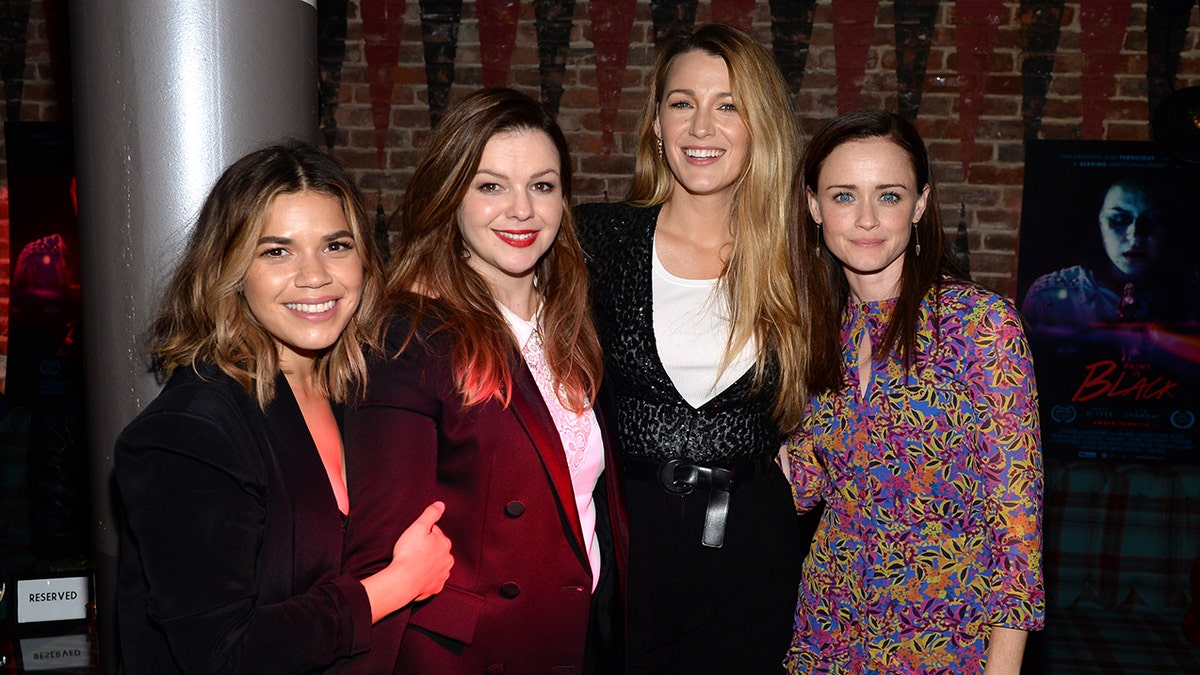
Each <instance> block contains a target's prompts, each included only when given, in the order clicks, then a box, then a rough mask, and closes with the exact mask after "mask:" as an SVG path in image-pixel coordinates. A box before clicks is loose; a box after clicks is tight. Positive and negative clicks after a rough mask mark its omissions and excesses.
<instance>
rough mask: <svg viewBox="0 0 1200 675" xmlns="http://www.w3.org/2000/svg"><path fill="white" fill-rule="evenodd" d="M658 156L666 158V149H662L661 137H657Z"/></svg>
mask: <svg viewBox="0 0 1200 675" xmlns="http://www.w3.org/2000/svg"><path fill="white" fill-rule="evenodd" d="M658 156H659V157H666V156H667V151H666V149H665V148H663V140H662V136H659V137H658Z"/></svg>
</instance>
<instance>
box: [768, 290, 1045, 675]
mask: <svg viewBox="0 0 1200 675" xmlns="http://www.w3.org/2000/svg"><path fill="white" fill-rule="evenodd" d="M893 306H894V301H884V302H878V303H864V304H854V303H851V305H850V306H849V307H848V308H847V310H846V312H845V314H844V322H843V326H842V344H843V354H842V357H843V368H844V377H845V381H846V386H845V387H844V388H843V389H842V390H841V391H838V392H833V393H829V394H825V395H822V396H818V397H816V398H815V399H814V400H813V403H812V410H811V414H810V416H809V418H808V419H807V421H806V422H805V424H804V426H803V427H802V428H801V429H799V430H798V431H797V432H796V433H795V434H794V435H793V436H792V437H791V438H790V439H789V440H788V441H787V443H786V445H785V448H786V450H787V455H788V462H787V464H788V467H789V469H788V470H789V473H790V475H791V480H792V484H793V489H794V491H795V495H796V503H797V508H799V509H800V510H802V511H803V510H807V509H810V508H812V507H813V506H815V505H816V504H817V502H819V501H820V500H822V499H824V500H825V504H826V507H825V513H824V516H823V517H822V521H821V525H820V527H819V528H818V530H817V535H816V538H815V540H814V541H813V546H812V550H811V552H810V553H809V556H808V558H807V559H806V560H805V563H804V577H803V581H802V582H801V585H800V595H799V601H798V605H797V608H796V632H795V636H794V638H793V640H792V647H791V649H790V651H789V653H788V657H787V660H786V665H787V667H788V670H789V671H790V672H794V673H855V674H860V673H947V674H949V673H954V674H956V675H957V674H961V673H969V672H972V671H974V672H981V671H982V666H983V661H984V657H985V654H986V650H987V639H988V634H989V631H990V628H989V627H990V626H1004V627H1008V628H1015V629H1021V630H1035V629H1038V628H1041V627H1042V624H1043V621H1044V607H1045V598H1044V592H1043V584H1042V568H1041V550H1042V544H1041V504H1042V462H1041V441H1040V438H1039V429H1038V416H1037V391H1036V387H1035V385H1034V379H1033V364H1032V363H1031V361H1030V355H1029V348H1028V345H1027V343H1026V340H1025V335H1024V331H1023V330H1022V327H1021V322H1020V317H1019V315H1018V314H1017V312H1016V310H1015V309H1014V308H1013V307H1012V305H1011V304H1010V303H1009V302H1008V301H1007V300H1005V299H1004V298H1002V297H1000V296H998V295H995V294H993V293H990V292H988V291H985V290H982V289H980V288H978V287H976V286H972V285H969V284H958V283H951V284H946V285H943V286H941V287H940V288H939V289H938V290H935V291H931V293H930V296H929V297H927V298H926V300H925V302H924V304H923V307H922V321H921V326H920V328H919V331H918V340H917V354H916V355H915V359H914V362H913V367H912V370H911V372H909V373H905V372H904V368H903V365H902V363H901V362H900V360H899V359H898V358H895V357H894V356H893V357H889V358H887V359H885V360H883V361H882V362H880V361H876V362H874V363H873V364H872V368H871V378H872V381H871V382H870V383H869V384H868V387H867V393H866V395H865V396H864V395H861V394H860V393H859V390H860V388H859V373H858V369H857V367H856V365H855V364H856V363H857V349H856V346H857V345H858V344H860V343H861V342H862V339H863V336H864V335H870V340H871V344H872V345H879V344H881V342H882V339H883V333H884V330H885V328H886V321H887V317H888V315H889V314H890V311H891V309H892V307H893ZM972 664H974V665H972ZM976 668H977V670H976Z"/></svg>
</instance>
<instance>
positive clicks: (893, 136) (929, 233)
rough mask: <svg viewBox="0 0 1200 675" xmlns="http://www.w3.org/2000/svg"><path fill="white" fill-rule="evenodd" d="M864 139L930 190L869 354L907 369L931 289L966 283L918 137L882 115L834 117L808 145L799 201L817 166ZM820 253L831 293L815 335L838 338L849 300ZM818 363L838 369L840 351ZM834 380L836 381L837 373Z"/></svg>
mask: <svg viewBox="0 0 1200 675" xmlns="http://www.w3.org/2000/svg"><path fill="white" fill-rule="evenodd" d="M868 138H885V139H887V140H889V141H891V142H892V143H895V144H896V145H897V146H898V147H900V148H901V149H902V150H904V152H905V154H907V155H908V158H909V161H910V162H911V163H912V168H913V173H914V174H916V179H917V183H916V190H917V191H918V192H920V191H921V190H923V189H924V188H925V186H929V197H928V198H927V200H926V203H925V212H924V213H923V214H922V215H921V219H920V220H919V221H917V224H916V237H912V238H910V239H909V242H908V248H907V249H906V251H905V255H904V263H903V267H902V269H901V272H900V289H899V294H898V296H897V299H896V306H895V308H894V309H893V310H892V316H891V319H890V321H889V322H888V327H887V331H886V332H885V333H884V337H883V343H882V344H881V345H879V348H878V349H874V350H872V351H873V358H874V360H876V361H880V360H882V359H884V358H887V357H888V356H889V355H891V354H893V353H895V354H897V355H898V356H899V357H900V359H901V361H902V362H903V363H904V367H905V368H909V367H910V366H911V364H912V359H913V357H914V355H915V353H916V349H917V348H916V342H917V327H918V322H919V320H920V312H921V301H922V300H923V299H924V298H925V296H926V295H927V294H928V293H929V291H930V289H932V288H934V287H935V286H938V285H940V284H942V283H944V282H946V281H949V280H957V281H968V279H967V277H966V275H964V274H963V273H962V272H961V271H960V270H959V267H958V263H957V261H955V259H954V256H953V252H952V251H951V249H950V248H949V247H948V246H947V245H946V238H945V234H944V233H943V232H942V219H941V214H940V209H939V206H938V198H937V190H936V189H935V187H934V184H933V174H932V173H931V171H930V164H929V152H928V150H926V148H925V142H924V141H923V140H922V139H921V135H920V133H918V132H917V129H916V127H914V126H913V125H912V123H911V122H909V121H908V120H906V119H904V118H903V117H901V116H900V115H897V114H895V113H892V112H889V111H887V110H880V109H868V110H856V111H854V112H849V113H845V114H843V115H840V116H838V117H835V118H834V119H832V120H830V121H829V122H826V123H825V125H824V126H823V127H821V129H820V131H818V132H817V133H816V134H815V135H814V136H813V137H812V140H810V141H809V143H808V148H807V150H806V151H805V153H804V160H803V161H802V163H801V173H802V176H801V180H802V186H803V190H802V191H801V194H800V199H802V200H803V199H805V195H806V194H807V193H808V192H810V191H812V192H815V191H816V187H817V180H818V178H819V177H820V174H821V166H822V164H824V162H825V159H826V158H827V157H829V155H830V154H831V153H832V152H833V151H834V150H835V149H837V148H838V147H839V146H841V145H842V144H843V143H847V142H849V141H857V140H863V139H868ZM801 211H802V214H803V221H802V222H803V226H802V228H801V231H802V234H803V237H802V238H803V245H804V246H805V247H806V248H808V249H810V250H813V251H815V250H817V247H818V246H820V243H821V242H820V239H819V238H820V230H819V228H818V227H817V224H816V221H815V220H814V219H813V217H812V214H811V213H809V210H808V209H807V208H801ZM918 241H919V242H920V244H921V255H916V251H915V246H916V243H917V242H918ZM820 250H821V252H820V260H821V262H822V264H823V265H824V268H825V274H826V275H827V276H828V279H829V285H830V287H831V288H832V289H833V290H834V293H833V294H831V296H830V297H829V301H828V302H823V303H821V304H820V305H819V306H818V307H817V308H816V311H817V312H819V314H818V316H817V318H816V330H819V331H822V332H826V333H830V334H833V335H837V334H839V333H840V326H841V313H842V310H843V309H844V308H845V306H846V303H847V301H848V299H849V294H850V287H849V285H848V284H847V281H846V275H845V273H844V272H843V271H842V265H841V263H840V262H839V261H838V260H837V258H835V257H834V256H833V254H831V253H830V252H829V249H828V247H825V246H820ZM835 347H836V345H835ZM827 348H828V347H827ZM838 349H840V348H838ZM818 358H822V359H823V360H824V361H826V362H828V363H830V364H832V365H834V366H838V364H840V363H841V354H840V351H838V352H832V353H828V354H825V355H824V356H823V357H818ZM837 380H838V381H839V382H840V381H841V375H840V370H839V373H838V378H837Z"/></svg>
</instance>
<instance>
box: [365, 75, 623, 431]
mask: <svg viewBox="0 0 1200 675" xmlns="http://www.w3.org/2000/svg"><path fill="white" fill-rule="evenodd" d="M520 131H537V132H540V133H544V134H546V135H547V136H549V138H550V140H551V141H552V142H553V143H554V147H555V148H556V149H557V150H558V158H559V177H560V180H561V182H562V199H563V216H562V224H561V226H560V227H559V230H558V237H557V238H556V239H555V241H554V243H553V245H551V246H550V250H549V251H547V252H546V254H545V255H544V256H542V259H541V260H539V261H538V263H537V266H536V268H535V270H534V275H535V279H536V280H537V287H538V290H539V292H540V293H541V300H542V309H541V325H540V327H539V328H540V330H541V332H542V341H543V344H544V345H545V349H546V360H547V362H548V363H549V365H550V369H551V371H552V372H553V373H554V377H555V380H556V381H557V383H558V384H560V385H562V386H561V387H560V391H561V392H563V394H564V395H565V400H563V405H564V406H566V407H567V408H569V409H571V410H575V411H577V412H578V411H582V410H585V409H586V408H587V407H588V406H589V405H590V402H591V401H593V400H595V397H596V392H597V390H598V389H599V386H600V376H601V362H602V359H601V355H600V342H599V340H598V338H597V337H596V330H595V328H594V327H593V325H592V321H591V314H590V313H589V311H588V278H587V269H586V267H585V266H584V262H583V250H582V249H581V248H580V245H579V237H578V235H577V234H576V232H575V223H574V220H573V219H572V214H571V160H570V154H569V150H568V148H567V140H566V138H565V137H564V136H563V133H562V130H561V129H559V127H558V124H557V123H556V122H555V121H554V118H552V117H550V115H549V114H548V113H546V111H545V110H544V109H543V108H542V106H541V105H540V104H539V103H538V102H537V101H535V100H533V99H532V98H530V97H528V96H526V95H525V94H521V93H519V92H516V91H514V90H512V89H503V88H486V89H481V90H478V91H475V92H473V93H471V94H468V95H466V96H464V97H462V98H461V99H459V100H457V101H456V102H454V103H453V104H452V105H451V106H450V108H449V109H448V110H447V111H446V114H445V116H444V117H443V118H442V119H441V121H440V122H439V123H438V125H437V127H436V128H435V129H434V130H433V133H432V135H431V136H430V138H429V142H428V145H427V147H426V149H425V153H424V156H423V157H422V159H421V161H420V162H419V163H418V164H417V168H416V171H415V172H414V173H413V177H412V180H411V182H410V183H409V185H408V190H407V192H405V195H404V198H403V200H402V201H401V203H400V208H399V210H398V211H397V213H396V216H395V217H394V224H395V225H396V227H397V229H398V230H399V233H400V238H399V245H398V249H397V252H396V255H395V256H393V258H392V261H391V265H390V269H389V271H388V297H389V299H390V301H391V302H392V303H396V302H399V301H400V300H401V299H402V298H403V297H405V296H408V297H411V295H412V294H413V293H414V292H415V293H417V294H418V296H419V297H425V298H436V299H437V304H438V305H439V306H440V310H439V317H440V318H441V319H443V320H444V321H445V329H446V330H450V331H452V333H453V334H454V337H455V340H454V348H453V354H452V358H453V362H454V368H455V380H456V382H455V384H456V386H457V387H458V391H459V393H460V394H461V395H462V397H463V401H464V403H466V404H468V405H471V404H474V403H479V402H481V401H485V400H487V399H489V398H496V399H497V400H499V401H501V402H502V403H504V404H505V405H507V403H508V400H509V399H510V397H511V391H512V367H513V366H512V363H513V361H512V359H513V357H514V356H515V355H516V354H517V352H516V342H515V340H514V339H513V337H512V332H511V330H510V329H509V327H508V324H507V323H506V322H505V320H504V316H503V315H502V314H501V313H500V310H499V308H498V307H497V306H496V300H495V299H494V298H493V296H492V292H491V289H490V287H489V286H488V283H487V281H486V280H484V278H483V277H482V276H480V275H479V274H478V273H477V272H476V271H475V270H474V269H472V268H471V266H470V265H469V264H468V263H467V260H466V257H465V256H464V253H465V252H466V245H465V243H464V242H463V238H462V234H461V232H460V230H459V223H458V210H459V207H460V206H461V205H462V201H463V197H464V196H465V195H466V192H467V190H468V188H470V184H471V180H472V179H473V178H474V176H475V172H476V171H477V170H478V169H479V160H480V158H481V157H482V155H483V151H484V148H485V147H487V144H488V141H489V140H491V139H492V137H493V136H495V135H497V134H503V133H512V132H520ZM425 304H426V303H425V302H423V301H418V309H417V312H416V314H417V316H416V317H415V320H414V323H413V328H412V330H413V331H415V330H416V326H417V324H418V323H419V322H420V321H421V320H422V318H423V316H424V315H425V314H426V313H428V312H430V311H432V310H431V309H430V308H428V307H425V306H424V305H425ZM413 334H415V333H410V339H411V338H412V335H413Z"/></svg>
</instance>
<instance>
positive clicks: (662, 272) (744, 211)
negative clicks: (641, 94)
mask: <svg viewBox="0 0 1200 675" xmlns="http://www.w3.org/2000/svg"><path fill="white" fill-rule="evenodd" d="M650 86H651V96H650V98H649V99H648V100H647V101H646V105H645V108H644V110H643V112H642V117H641V122H640V125H639V128H638V146H637V159H636V165H635V172H634V177H633V185H632V188H631V189H630V192H629V194H628V195H627V197H626V200H625V202H624V203H621V204H589V205H584V206H581V207H579V208H578V209H577V211H576V217H577V219H578V220H579V228H580V233H581V236H582V238H583V245H584V250H585V251H586V252H587V254H588V265H589V270H590V272H591V278H592V284H593V294H592V297H593V308H594V312H595V317H596V323H597V330H598V331H599V333H600V339H601V345H602V347H603V349H604V355H605V367H606V373H607V375H608V377H609V383H610V384H611V385H612V387H613V390H614V392H615V394H616V397H617V402H618V412H619V420H620V434H621V445H622V452H623V461H624V462H625V464H626V467H627V468H626V488H627V491H626V493H627V496H628V500H627V506H628V511H629V528H630V565H629V568H630V576H629V598H630V606H629V642H630V643H629V653H630V663H631V670H632V672H655V673H660V672H689V673H696V672H755V673H762V672H770V671H771V670H778V669H779V664H780V662H781V660H782V657H783V655H784V652H785V651H786V649H787V644H788V637H789V635H790V632H791V631H790V624H791V614H792V609H793V605H794V601H795V597H796V588H797V583H798V581H799V569H800V561H801V560H802V559H803V557H804V549H805V547H806V545H807V543H806V542H807V538H808V537H809V536H811V531H806V529H808V530H811V528H807V526H805V525H804V524H802V523H801V522H800V521H799V520H798V518H797V516H796V513H795V510H794V509H793V508H792V502H791V493H790V491H789V488H788V483H787V480H786V479H785V478H784V476H783V474H782V473H781V472H780V470H779V467H778V466H777V465H776V464H775V462H774V461H773V458H774V457H775V455H776V453H777V451H778V450H779V447H780V443H781V442H782V440H783V438H784V436H785V434H786V433H787V432H788V431H790V430H791V429H792V428H793V427H794V426H795V425H796V424H797V423H798V422H799V420H800V419H801V417H802V414H803V408H804V402H805V399H806V393H805V392H806V390H807V387H808V383H809V381H810V380H811V379H812V378H813V377H814V373H817V374H818V375H819V371H820V369H819V368H818V367H817V366H816V365H815V364H813V363H812V362H811V360H810V358H809V353H810V339H811V338H810V336H809V335H808V334H807V330H806V327H807V326H808V303H807V298H808V296H809V294H810V293H812V292H814V290H813V288H812V286H811V283H819V282H820V281H821V279H820V277H817V278H816V281H815V282H810V281H809V279H808V277H805V276H803V275H798V274H795V273H794V272H793V268H792V266H791V265H790V259H789V254H788V251H789V248H790V247H791V243H790V241H789V235H790V233H792V232H793V231H794V229H795V228H794V226H793V225H792V223H793V222H794V215H793V211H792V209H793V208H794V205H793V204H792V201H791V196H792V195H793V193H794V190H795V181H794V176H795V170H796V165H797V163H798V151H799V147H800V134H799V131H798V128H797V126H796V123H795V120H794V119H793V116H792V114H791V110H792V103H791V98H790V96H789V93H788V90H787V86H786V84H785V83H784V80H783V77H782V75H781V74H780V73H779V70H778V68H777V67H776V66H775V64H774V62H773V61H772V59H771V56H770V54H769V53H768V52H767V51H766V50H765V49H764V48H763V47H762V46H761V45H760V44H759V43H758V42H757V41H755V40H754V39H753V38H751V37H750V36H748V35H746V34H744V33H742V32H740V31H738V30H736V29H733V28H730V27H728V26H723V25H717V24H710V25H705V26H702V27H700V28H698V29H697V30H696V31H695V32H694V33H691V34H686V35H680V36H676V37H675V38H674V39H673V40H672V41H670V42H669V43H668V44H667V45H666V46H665V47H664V48H663V49H662V51H661V52H660V53H659V55H658V59H657V61H656V63H655V68H654V72H653V75H652V78H651V82H650ZM797 289H798V290H799V293H797Z"/></svg>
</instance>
